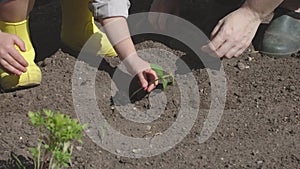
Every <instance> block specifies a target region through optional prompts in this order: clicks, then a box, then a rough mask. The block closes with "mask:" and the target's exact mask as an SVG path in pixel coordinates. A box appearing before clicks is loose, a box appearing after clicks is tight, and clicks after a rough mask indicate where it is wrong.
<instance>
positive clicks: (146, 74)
mask: <svg viewBox="0 0 300 169" xmlns="http://www.w3.org/2000/svg"><path fill="white" fill-rule="evenodd" d="M137 76H138V78H139V80H140V84H141V87H142V88H143V89H144V90H145V91H147V92H151V91H152V90H153V89H154V88H155V86H156V85H157V84H158V81H157V80H156V79H157V78H158V77H157V75H156V73H155V72H154V71H153V70H152V69H151V68H150V69H146V70H144V71H142V72H140V73H138V74H137Z"/></svg>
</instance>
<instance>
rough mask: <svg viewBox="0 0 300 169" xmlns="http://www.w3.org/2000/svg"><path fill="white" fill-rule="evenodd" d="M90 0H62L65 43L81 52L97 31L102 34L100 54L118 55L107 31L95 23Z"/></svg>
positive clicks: (62, 35) (62, 32)
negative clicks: (100, 28)
mask: <svg viewBox="0 0 300 169" xmlns="http://www.w3.org/2000/svg"><path fill="white" fill-rule="evenodd" d="M88 2H89V0H61V4H62V29H61V40H62V42H63V43H64V45H66V46H68V47H69V48H71V49H72V50H74V51H77V52H79V51H80V50H81V48H82V47H83V45H84V44H85V42H86V41H87V40H88V39H89V38H90V37H91V36H92V35H93V34H94V33H96V32H99V33H100V34H101V35H102V39H101V44H99V45H101V49H100V51H99V52H98V54H101V55H104V56H108V57H114V56H117V53H116V52H115V50H114V48H113V46H112V45H111V44H110V42H109V40H108V38H107V36H106V35H105V33H103V32H101V31H100V30H99V29H98V28H97V26H96V25H95V23H94V17H93V16H92V13H91V12H90V11H89V9H88Z"/></svg>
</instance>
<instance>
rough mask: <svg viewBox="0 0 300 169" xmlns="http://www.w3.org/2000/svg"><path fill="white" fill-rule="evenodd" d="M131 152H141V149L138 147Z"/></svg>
mask: <svg viewBox="0 0 300 169" xmlns="http://www.w3.org/2000/svg"><path fill="white" fill-rule="evenodd" d="M132 152H133V153H134V154H137V153H139V152H141V149H139V148H137V149H133V150H132Z"/></svg>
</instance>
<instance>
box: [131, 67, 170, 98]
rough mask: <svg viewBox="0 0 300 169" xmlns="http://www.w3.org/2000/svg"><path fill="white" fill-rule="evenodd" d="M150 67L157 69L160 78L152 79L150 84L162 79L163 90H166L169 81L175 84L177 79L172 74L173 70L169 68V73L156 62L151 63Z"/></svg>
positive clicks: (133, 94)
mask: <svg viewBox="0 0 300 169" xmlns="http://www.w3.org/2000/svg"><path fill="white" fill-rule="evenodd" d="M150 67H151V69H152V70H154V71H155V73H156V74H157V76H158V78H157V79H155V80H153V81H151V82H150V83H149V85H151V84H154V83H155V82H156V81H161V83H162V86H163V90H165V89H166V88H167V86H168V84H169V82H170V83H171V84H172V85H174V83H175V80H174V75H173V74H172V72H171V70H169V73H167V74H166V73H165V72H164V70H163V68H162V67H161V66H160V65H158V64H154V63H151V64H150ZM142 89H143V88H142V87H141V88H139V89H138V90H136V91H135V92H133V93H132V95H131V96H130V99H132V98H133V97H134V96H135V95H136V94H137V93H138V92H139V91H141V90H142Z"/></svg>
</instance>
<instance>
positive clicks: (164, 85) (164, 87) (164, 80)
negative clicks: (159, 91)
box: [162, 79, 169, 90]
mask: <svg viewBox="0 0 300 169" xmlns="http://www.w3.org/2000/svg"><path fill="white" fill-rule="evenodd" d="M162 81H163V83H162V85H163V89H164V90H165V89H166V88H167V86H168V83H169V82H168V80H167V79H162Z"/></svg>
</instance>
